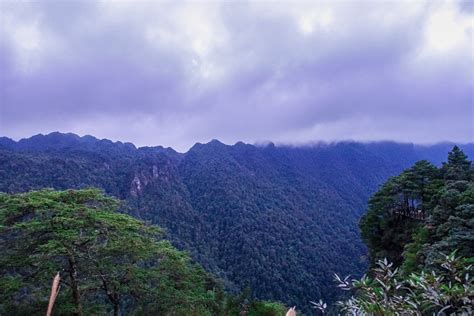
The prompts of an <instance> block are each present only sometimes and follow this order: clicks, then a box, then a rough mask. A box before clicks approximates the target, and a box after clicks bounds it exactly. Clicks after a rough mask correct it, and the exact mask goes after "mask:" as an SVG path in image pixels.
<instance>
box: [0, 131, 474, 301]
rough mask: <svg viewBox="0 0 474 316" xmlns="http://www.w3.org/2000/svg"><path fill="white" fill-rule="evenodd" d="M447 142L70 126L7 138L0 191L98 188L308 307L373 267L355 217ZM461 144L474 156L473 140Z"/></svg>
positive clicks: (232, 278)
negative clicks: (337, 279) (341, 280)
mask: <svg viewBox="0 0 474 316" xmlns="http://www.w3.org/2000/svg"><path fill="white" fill-rule="evenodd" d="M452 146H453V144H451V143H441V144H436V145H430V146H428V145H423V146H422V145H414V144H400V143H394V142H375V143H356V142H340V143H332V144H318V145H313V146H301V147H293V146H291V147H290V146H275V145H274V144H271V143H270V144H267V145H261V146H254V145H249V144H244V143H241V142H239V143H236V144H235V145H233V146H229V145H225V144H222V143H220V142H219V141H217V140H213V141H211V142H209V143H207V144H199V143H198V144H196V145H194V146H193V147H192V148H191V149H190V150H189V151H187V152H186V153H178V152H176V151H174V150H173V149H171V148H163V147H160V146H158V147H141V148H136V147H135V146H134V145H133V144H131V143H121V142H112V141H109V140H99V139H97V138H95V137H92V136H84V137H79V136H77V135H74V134H61V133H51V134H49V135H36V136H33V137H31V138H28V139H22V140H20V141H18V142H15V141H13V140H11V139H9V138H6V137H3V138H0V191H3V192H12V193H13V192H23V191H28V190H34V189H40V188H45V187H50V188H54V189H69V188H85V187H98V188H102V189H103V190H104V191H105V192H106V193H107V194H110V195H113V196H115V197H118V198H120V199H122V200H125V201H126V203H125V205H124V207H123V210H124V211H126V212H129V213H130V214H132V215H133V216H135V217H138V218H140V219H144V220H149V221H151V222H153V223H155V224H158V225H160V226H162V227H164V228H165V229H166V230H167V234H168V237H169V238H170V239H171V240H172V241H173V243H174V244H175V245H176V246H177V247H179V248H180V249H185V250H187V251H189V252H190V254H191V255H192V257H193V258H194V259H195V260H196V261H198V262H199V263H201V264H202V265H204V267H205V268H206V269H208V270H209V271H211V272H213V273H215V274H216V275H217V276H219V277H220V278H222V279H223V280H224V282H225V284H226V285H227V287H228V288H229V289H231V290H233V289H235V290H237V289H239V290H242V289H244V288H245V287H247V286H250V287H251V288H252V291H253V295H255V296H256V297H258V298H261V299H272V300H281V301H283V302H285V303H287V304H292V305H298V306H301V307H302V308H304V306H308V305H309V304H308V301H309V300H316V299H319V298H324V299H326V300H328V301H331V300H333V299H334V298H335V297H336V293H337V289H336V288H335V287H334V283H333V280H332V275H333V273H339V274H342V275H347V274H352V275H357V274H359V275H360V274H362V273H364V272H365V271H366V268H367V260H366V255H367V250H366V248H365V246H364V245H363V243H362V241H361V239H360V236H359V229H358V222H359V219H360V217H361V215H362V214H363V212H364V211H365V209H366V206H367V200H368V199H369V197H370V196H371V195H372V194H373V193H374V192H375V191H376V190H377V189H378V187H379V185H381V184H382V183H383V182H385V181H386V180H387V179H388V178H389V177H390V176H394V175H396V174H398V173H400V172H401V171H402V170H403V169H405V168H407V167H409V166H410V165H411V164H413V163H414V162H416V161H418V160H420V159H427V160H430V161H431V162H433V163H434V164H437V165H439V164H440V163H441V162H442V161H443V160H444V159H445V158H446V155H447V153H448V151H449V150H450V149H451V148H452ZM460 147H461V148H462V149H463V150H464V152H465V153H466V154H467V155H468V156H470V157H472V156H473V155H474V144H467V145H462V144H461V145H460Z"/></svg>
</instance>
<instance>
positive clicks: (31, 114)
mask: <svg viewBox="0 0 474 316" xmlns="http://www.w3.org/2000/svg"><path fill="white" fill-rule="evenodd" d="M473 3H474V2H470V1H464V2H455V1H448V2H441V1H427V2H423V1H366V2H361V1H330V2H321V1H320V2H316V1H312V2H297V3H295V2H285V1H280V2H267V1H265V2H263V1H258V2H243V1H238V2H237V1H235V2H226V3H225V4H224V3H222V2H206V3H203V2H189V3H185V2H179V3H178V2H176V3H175V2H174V1H173V2H168V3H167V2H158V1H143V2H137V1H133V2H132V1H130V2H125V1H81V2H79V1H41V2H40V1H38V2H23V1H21V2H19V1H8V0H1V1H0V6H1V14H0V19H1V21H0V22H1V29H0V102H1V103H0V136H8V137H11V138H14V139H19V138H22V137H29V136H31V135H34V134H38V133H48V132H51V131H57V130H58V131H62V132H74V133H77V134H79V135H85V134H90V135H94V136H96V137H99V138H109V139H112V140H122V141H130V142H133V143H135V144H136V145H138V146H141V145H164V146H171V147H173V148H175V149H177V150H180V151H185V150H187V149H188V148H189V147H190V146H191V145H192V144H194V143H195V142H207V141H208V140H210V139H213V138H217V139H219V140H221V141H223V142H225V143H229V144H232V143H234V142H236V141H239V140H241V141H244V142H249V143H253V142H261V141H267V140H271V141H274V142H277V143H279V142H280V143H282V142H283V143H305V142H313V141H321V140H323V141H333V140H348V139H353V140H364V141H365V140H396V141H411V142H417V143H432V142H437V141H444V140H449V141H458V142H467V141H473V140H474V114H473V108H474V96H473V91H474V90H473V89H474V6H473Z"/></svg>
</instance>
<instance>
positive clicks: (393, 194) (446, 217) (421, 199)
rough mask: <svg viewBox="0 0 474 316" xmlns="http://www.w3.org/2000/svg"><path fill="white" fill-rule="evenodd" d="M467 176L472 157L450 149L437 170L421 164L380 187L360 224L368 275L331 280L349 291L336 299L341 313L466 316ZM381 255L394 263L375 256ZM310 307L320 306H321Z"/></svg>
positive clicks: (473, 298) (472, 242) (470, 212)
mask: <svg viewBox="0 0 474 316" xmlns="http://www.w3.org/2000/svg"><path fill="white" fill-rule="evenodd" d="M473 174H474V169H473V167H472V164H471V162H470V161H469V160H468V159H467V156H466V155H465V154H464V153H463V152H462V151H461V150H460V149H459V148H458V147H457V146H455V147H454V148H453V150H452V151H451V152H450V153H449V154H448V162H447V163H444V164H443V166H442V167H441V168H439V169H436V168H434V167H433V166H430V165H429V164H427V163H426V162H419V163H417V164H415V165H414V166H413V167H412V168H410V169H407V170H405V171H404V172H403V173H401V174H400V175H399V176H397V177H394V178H392V179H390V180H389V181H388V182H387V183H385V184H384V185H383V186H382V188H381V189H380V190H379V191H378V192H377V193H376V194H375V195H374V196H373V197H372V198H371V200H370V202H369V209H368V211H367V214H366V215H364V217H363V219H362V221H361V225H360V226H361V231H362V236H363V238H364V240H365V241H366V242H367V245H368V246H369V252H370V255H371V260H372V266H373V269H372V270H371V271H370V275H371V277H367V276H364V277H363V278H362V279H360V280H352V281H349V279H348V278H345V279H341V278H339V277H337V281H338V283H339V287H340V288H342V289H344V290H350V291H353V292H354V293H355V296H353V297H351V298H350V299H348V300H345V301H342V302H340V304H341V307H342V311H344V312H345V313H346V314H348V315H427V314H437V315H440V314H442V315H444V314H456V315H472V313H473V312H474V310H473V306H474V285H473V281H472V277H471V276H470V273H471V271H472V263H473V262H474V258H473V257H472V255H473V254H474V222H473V218H474V177H473ZM420 213H421V214H422V216H417V214H420ZM453 249H456V251H455V252H453V253H451V255H449V256H445V255H443V253H449V252H451V251H452V250H453ZM455 253H456V254H457V255H460V257H456V256H455ZM384 256H385V257H388V258H389V259H390V260H393V261H394V262H393V263H389V261H387V259H384V260H381V259H380V258H383V257H384ZM462 257H464V258H466V259H462ZM395 267H397V268H395ZM314 306H315V308H317V309H319V310H323V311H324V308H322V306H321V303H314Z"/></svg>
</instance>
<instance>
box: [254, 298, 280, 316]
mask: <svg viewBox="0 0 474 316" xmlns="http://www.w3.org/2000/svg"><path fill="white" fill-rule="evenodd" d="M286 311H287V308H286V307H285V305H283V304H282V303H279V302H267V301H261V302H254V303H252V304H251V305H250V309H249V311H248V314H247V315H248V316H282V315H285V313H286Z"/></svg>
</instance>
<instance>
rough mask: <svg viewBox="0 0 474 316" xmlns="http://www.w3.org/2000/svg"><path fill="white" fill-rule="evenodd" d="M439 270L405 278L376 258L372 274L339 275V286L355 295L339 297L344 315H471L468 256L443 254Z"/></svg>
mask: <svg viewBox="0 0 474 316" xmlns="http://www.w3.org/2000/svg"><path fill="white" fill-rule="evenodd" d="M439 268H440V269H439V270H440V272H435V271H432V272H430V273H425V272H421V273H419V274H415V273H413V274H411V275H410V276H409V277H407V278H405V279H404V278H403V277H402V276H401V275H400V272H399V270H398V269H396V268H395V269H394V268H393V264H392V263H389V262H388V261H387V260H383V261H382V260H380V261H378V262H377V267H376V268H375V269H374V270H373V274H374V276H373V277H372V278H370V277H365V276H364V277H363V278H362V279H360V280H351V281H349V280H348V278H345V279H341V278H339V277H338V276H336V280H337V281H338V283H339V284H338V286H339V288H341V289H343V290H346V291H352V292H355V293H356V296H353V297H351V298H350V299H348V300H345V301H340V302H339V305H340V306H341V311H342V312H343V313H344V314H346V315H435V314H436V315H445V314H446V315H472V313H473V312H474V308H473V306H474V282H473V279H472V276H471V274H470V273H471V272H472V264H469V263H468V260H466V259H462V258H459V257H455V255H454V253H453V254H451V255H449V256H445V257H444V259H443V260H442V261H441V262H440V264H439Z"/></svg>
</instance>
